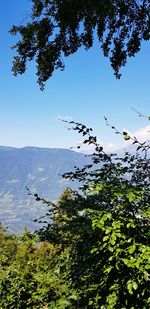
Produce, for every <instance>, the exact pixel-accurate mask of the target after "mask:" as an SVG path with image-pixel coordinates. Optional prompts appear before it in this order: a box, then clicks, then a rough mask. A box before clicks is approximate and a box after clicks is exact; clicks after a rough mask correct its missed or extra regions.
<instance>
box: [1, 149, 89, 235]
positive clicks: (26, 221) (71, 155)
mask: <svg viewBox="0 0 150 309" xmlns="http://www.w3.org/2000/svg"><path fill="white" fill-rule="evenodd" d="M88 160H89V159H88V158H87V157H86V156H85V155H84V154H82V153H78V152H75V151H73V150H68V149H65V148H42V147H35V146H33V147H32V146H26V147H22V148H17V147H9V146H0V221H1V222H2V224H3V225H4V226H8V227H9V230H11V231H15V230H18V232H20V231H21V230H22V229H23V227H24V226H25V225H26V226H27V227H28V228H29V229H34V228H35V226H34V224H33V222H32V220H33V219H36V218H37V217H38V216H41V215H43V213H45V212H46V211H45V206H43V205H39V204H38V203H37V202H36V201H35V200H34V199H33V198H32V197H31V196H28V194H27V190H26V189H25V187H28V188H29V189H30V191H31V192H32V193H33V194H34V193H38V194H39V195H40V196H42V197H43V198H46V199H48V200H51V201H56V200H57V199H58V197H59V196H60V194H61V193H62V192H63V190H64V189H65V188H66V187H68V186H71V187H72V188H76V187H77V184H76V183H73V184H71V183H70V182H68V181H67V180H65V179H63V178H62V177H61V175H62V174H63V173H65V172H69V171H72V170H73V168H74V166H83V165H84V164H86V162H88Z"/></svg>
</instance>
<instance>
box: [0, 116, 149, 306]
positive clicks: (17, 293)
mask: <svg viewBox="0 0 150 309" xmlns="http://www.w3.org/2000/svg"><path fill="white" fill-rule="evenodd" d="M70 125H71V126H73V129H74V130H77V131H78V132H79V133H81V134H82V135H83V136H84V141H83V143H87V144H93V146H94V147H95V152H94V154H93V155H92V164H88V165H87V166H84V167H83V168H81V169H79V168H76V169H75V171H73V172H70V173H68V174H65V175H64V177H65V178H69V179H72V180H74V179H78V180H79V182H80V191H79V192H73V191H71V190H70V189H69V188H68V189H66V190H65V191H64V193H63V194H62V196H61V197H60V199H59V201H58V203H57V204H56V205H55V204H53V203H50V202H47V201H45V200H44V199H41V198H40V197H39V196H38V195H37V194H35V198H36V199H37V200H41V201H43V203H46V204H49V205H51V207H50V208H49V212H48V213H47V214H46V216H45V218H44V221H45V227H43V228H41V229H40V230H39V231H38V232H37V233H36V235H32V234H30V233H28V231H25V234H24V236H22V237H18V236H14V235H7V234H6V233H4V232H3V230H2V229H1V234H0V238H1V239H0V253H1V254H0V264H1V269H0V299H1V303H0V308H1V309H2V308H12V309H13V308H14V309H17V308H40V309H41V308H101V309H105V308H107V309H113V308H114V309H118V308H122V309H126V308H130V309H131V308H132V309H135V308H137V309H146V308H149V306H150V295H149V270H150V246H149V236H150V231H149V221H150V190H149V189H150V179H149V176H150V159H149V157H148V151H149V148H150V145H149V144H148V143H146V142H145V143H141V142H139V141H138V140H137V139H136V137H130V136H129V135H128V133H127V132H122V133H121V132H119V131H118V130H117V129H116V128H115V127H112V128H113V129H114V130H115V132H118V133H120V134H122V135H123V137H124V139H125V140H129V139H133V144H135V146H136V150H135V154H129V153H128V152H126V153H125V155H124V156H123V157H117V155H113V154H106V153H105V152H104V150H103V148H102V147H101V146H100V145H99V144H98V143H97V138H96V137H95V136H93V135H92V130H91V129H90V128H87V127H86V126H84V125H82V124H80V123H74V122H70ZM50 217H51V219H52V223H51V224H49V218H50Z"/></svg>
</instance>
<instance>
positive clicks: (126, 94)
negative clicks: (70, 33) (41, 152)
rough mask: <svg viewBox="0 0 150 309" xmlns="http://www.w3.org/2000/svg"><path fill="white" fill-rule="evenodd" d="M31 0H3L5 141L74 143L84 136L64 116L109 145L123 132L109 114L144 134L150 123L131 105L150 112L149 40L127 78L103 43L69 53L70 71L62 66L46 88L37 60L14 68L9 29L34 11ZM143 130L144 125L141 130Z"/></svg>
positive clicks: (1, 137)
mask: <svg viewBox="0 0 150 309" xmlns="http://www.w3.org/2000/svg"><path fill="white" fill-rule="evenodd" d="M30 4H31V1H30V0H21V1H20V0H13V1H3V4H1V12H0V20H1V40H2V44H1V52H0V85H1V91H0V104H1V109H0V111H1V112H0V132H1V134H0V145H8V146H16V147H23V146H27V145H32V146H40V147H67V148H69V147H70V146H73V145H75V144H76V142H77V141H79V140H80V137H79V136H78V135H75V134H74V132H71V131H67V129H66V128H65V127H64V124H63V123H62V122H60V121H58V117H59V116H64V117H66V116H67V117H72V119H73V120H75V121H79V122H80V121H81V122H82V123H85V124H87V125H88V126H90V127H93V129H94V132H95V134H97V136H98V137H99V140H100V141H102V143H103V144H104V145H105V147H106V148H109V146H110V147H111V144H114V145H115V146H117V147H120V146H122V141H121V138H120V137H118V136H116V135H114V133H113V132H112V131H111V130H110V129H109V128H108V127H106V125H105V121H104V116H106V117H107V118H108V119H109V120H110V122H111V123H112V124H114V125H115V126H117V127H118V128H119V129H121V130H122V129H124V128H126V129H128V130H129V131H130V132H136V133H137V134H139V135H140V134H141V132H143V133H142V134H145V136H147V135H146V134H147V133H146V132H147V131H145V130H147V129H149V127H147V128H146V129H143V128H145V127H146V125H148V122H147V121H146V120H145V119H141V118H138V117H137V115H136V114H135V113H134V112H133V111H132V109H131V107H134V108H135V109H137V110H139V111H141V112H143V113H145V114H150V110H149V105H150V91H149V83H150V77H149V72H150V57H149V54H150V44H149V43H147V44H146V43H143V45H142V50H141V52H140V53H139V54H137V55H136V57H135V58H131V59H129V60H128V63H127V65H126V67H125V68H124V69H123V70H122V74H123V75H122V78H121V79H120V80H116V79H115V77H114V75H113V72H112V69H111V67H110V64H109V60H108V59H106V58H104V57H103V55H102V53H101V51H100V48H99V45H98V44H97V43H95V46H94V48H92V49H91V50H89V51H88V52H86V51H85V50H83V49H81V50H80V51H79V52H78V53H76V54H74V55H72V56H71V57H69V58H66V59H64V61H65V65H66V68H65V71H64V72H60V71H57V72H55V73H54V75H53V77H52V78H51V79H49V81H48V82H47V84H46V88H45V90H44V92H42V91H40V89H39V86H38V84H37V83H36V75H35V67H34V63H32V64H31V63H30V64H29V66H28V71H27V72H26V73H25V74H24V75H22V76H18V77H14V76H13V75H12V72H11V65H12V59H13V54H14V51H12V50H11V45H13V44H14V43H15V38H14V37H11V35H10V34H9V33H8V30H9V29H10V28H11V26H12V25H13V24H15V25H17V24H20V23H22V21H23V20H24V18H25V17H26V16H27V15H28V14H29V12H30ZM142 130H143V131H142Z"/></svg>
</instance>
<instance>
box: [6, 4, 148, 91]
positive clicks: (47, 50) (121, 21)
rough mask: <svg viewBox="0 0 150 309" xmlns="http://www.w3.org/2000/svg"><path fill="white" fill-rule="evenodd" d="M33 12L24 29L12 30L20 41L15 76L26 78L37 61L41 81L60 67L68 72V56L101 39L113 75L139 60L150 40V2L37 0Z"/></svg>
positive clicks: (16, 27)
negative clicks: (31, 63)
mask: <svg viewBox="0 0 150 309" xmlns="http://www.w3.org/2000/svg"><path fill="white" fill-rule="evenodd" d="M32 3H33V5H32V14H31V17H30V19H29V21H28V22H27V23H26V24H25V25H21V26H13V27H12V29H11V33H12V34H13V35H16V34H18V33H19V34H20V36H21V38H20V39H19V40H18V42H17V43H16V44H15V45H14V48H15V49H16V51H17V55H16V56H15V57H14V63H13V72H14V74H15V75H16V74H18V73H19V74H22V73H24V72H25V70H26V64H27V61H28V60H29V61H30V60H33V59H35V60H36V66H37V75H38V83H39V85H40V87H41V89H43V87H44V84H45V82H46V81H47V79H48V78H49V77H50V76H51V75H52V73H53V71H54V70H56V69H58V68H59V69H61V70H62V69H64V60H63V57H67V56H69V55H71V54H73V53H75V52H76V51H77V50H78V49H79V48H80V47H82V46H83V47H84V48H85V49H86V50H88V49H89V48H91V47H92V46H93V42H94V37H97V39H98V41H99V43H100V47H101V49H102V51H103V54H104V56H106V57H108V58H109V60H110V63H111V66H112V68H113V70H114V74H115V76H116V77H117V78H120V76H121V74H120V68H121V67H122V66H124V65H125V64H126V62H127V58H128V57H131V56H134V55H135V54H136V53H137V52H138V51H139V50H140V48H141V43H142V41H143V40H149V39H150V19H149V18H150V15H149V12H150V2H149V0H140V1H138V0H114V1H106V0H64V1H62V0H32Z"/></svg>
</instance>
